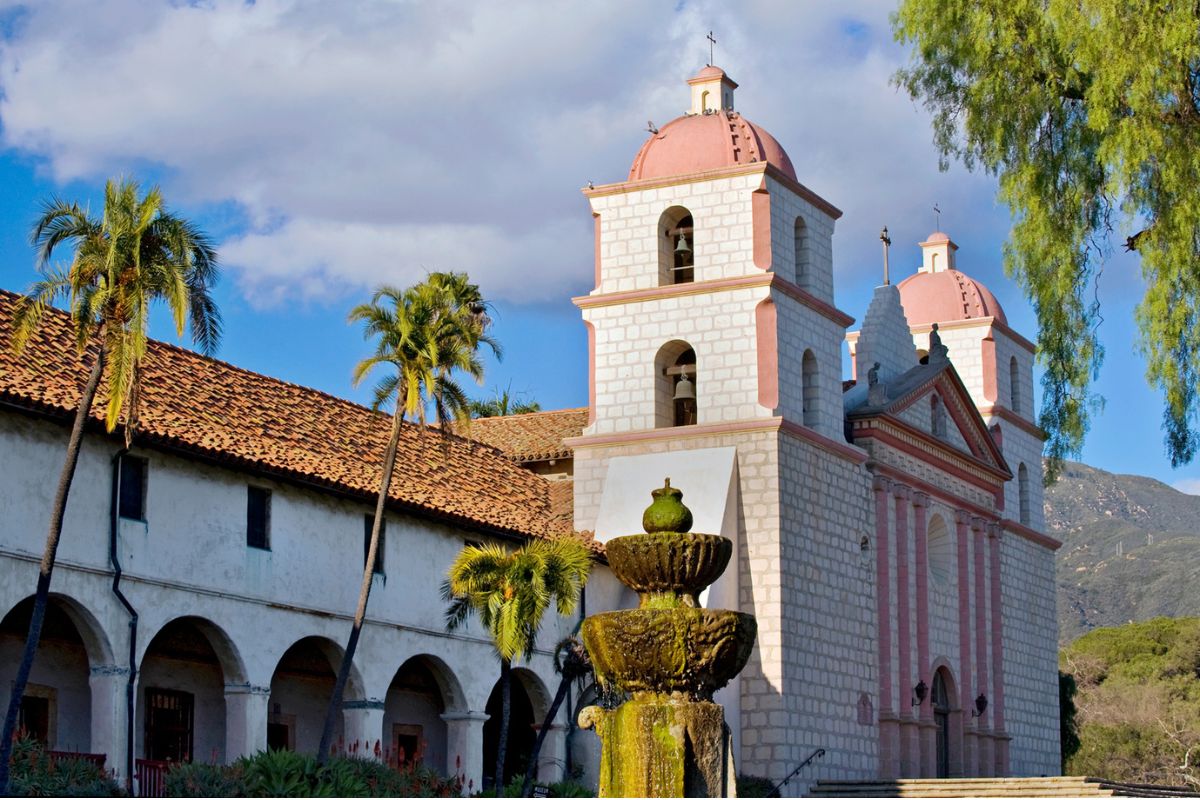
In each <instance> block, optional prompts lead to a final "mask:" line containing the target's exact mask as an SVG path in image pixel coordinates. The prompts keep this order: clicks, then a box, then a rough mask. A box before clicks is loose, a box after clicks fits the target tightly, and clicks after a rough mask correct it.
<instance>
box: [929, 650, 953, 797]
mask: <svg viewBox="0 0 1200 800" xmlns="http://www.w3.org/2000/svg"><path fill="white" fill-rule="evenodd" d="M953 697H954V694H953V691H952V689H951V686H950V681H949V674H948V673H947V671H946V668H945V667H943V668H941V669H939V670H938V671H937V672H935V673H934V674H933V691H932V693H931V703H932V705H933V721H934V723H935V724H936V725H937V732H936V735H935V737H934V742H935V744H934V751H935V753H936V755H937V773H936V774H937V777H939V778H949V777H950V768H951V764H950V742H951V730H950V714H951V712H952V711H953V710H954V709H953V707H952V698H953Z"/></svg>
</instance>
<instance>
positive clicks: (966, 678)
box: [954, 511, 977, 778]
mask: <svg viewBox="0 0 1200 800" xmlns="http://www.w3.org/2000/svg"><path fill="white" fill-rule="evenodd" d="M970 524H971V515H970V514H969V513H967V512H966V511H957V512H955V514H954V538H955V543H956V546H957V548H958V675H959V677H958V703H959V708H960V709H961V713H962V722H963V724H962V729H963V746H962V754H963V763H962V774H963V776H964V777H968V778H969V777H973V776H974V775H976V774H977V773H976V754H975V730H974V728H975V726H974V721H973V720H972V719H971V709H972V708H974V700H975V696H974V695H973V694H972V693H971V673H972V669H971V594H970V581H971V576H970V563H971V562H970V557H969V553H968V550H967V546H968V543H969V541H970V536H971V529H970Z"/></svg>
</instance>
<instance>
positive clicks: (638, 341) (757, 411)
mask: <svg viewBox="0 0 1200 800" xmlns="http://www.w3.org/2000/svg"><path fill="white" fill-rule="evenodd" d="M768 294H769V290H768V289H767V287H765V286H760V287H751V288H744V289H736V290H732V291H722V292H710V293H703V294H695V295H683V296H675V297H662V298H655V299H650V300H645V301H642V302H638V303H623V304H619V305H605V306H598V307H592V308H587V309H585V310H584V319H586V320H587V321H589V322H591V323H592V324H593V325H594V326H595V329H596V334H595V336H596V365H595V382H596V421H595V423H594V424H593V425H592V426H591V427H589V428H588V433H591V434H604V433H625V432H628V431H637V430H647V429H650V428H654V427H655V391H656V386H657V384H658V381H660V380H661V376H660V375H658V374H656V370H655V357H656V356H657V354H658V352H659V350H660V349H661V348H662V347H663V345H665V344H667V343H668V342H671V341H673V340H681V341H684V342H687V343H688V344H689V345H691V347H692V348H693V349H694V350H695V352H696V376H695V383H696V408H697V417H698V421H699V423H700V424H702V425H703V424H708V423H719V422H732V421H734V420H743V419H754V418H760V417H770V416H771V411H770V410H768V409H765V408H763V407H762V406H760V405H759V404H758V365H757V344H756V338H755V335H754V331H755V307H756V306H757V305H758V303H759V302H760V301H762V300H764V299H766V297H767V296H768ZM576 469H578V465H576Z"/></svg>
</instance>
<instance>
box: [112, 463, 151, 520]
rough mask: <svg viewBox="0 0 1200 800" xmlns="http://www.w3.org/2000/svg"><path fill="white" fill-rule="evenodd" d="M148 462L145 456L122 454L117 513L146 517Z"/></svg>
mask: <svg viewBox="0 0 1200 800" xmlns="http://www.w3.org/2000/svg"><path fill="white" fill-rule="evenodd" d="M148 466H149V465H148V463H147V461H146V459H144V458H138V457H137V456H131V455H129V454H125V455H123V456H121V473H120V486H119V490H120V491H119V494H118V503H117V513H118V514H120V515H121V516H122V517H124V518H125V519H136V520H141V521H143V522H144V521H145V519H146V474H147V472H149V469H148Z"/></svg>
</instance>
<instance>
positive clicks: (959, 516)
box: [954, 511, 971, 527]
mask: <svg viewBox="0 0 1200 800" xmlns="http://www.w3.org/2000/svg"><path fill="white" fill-rule="evenodd" d="M954 521H955V522H957V523H958V524H959V525H962V526H964V527H966V526H967V525H970V524H971V512H970V511H955V512H954Z"/></svg>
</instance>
